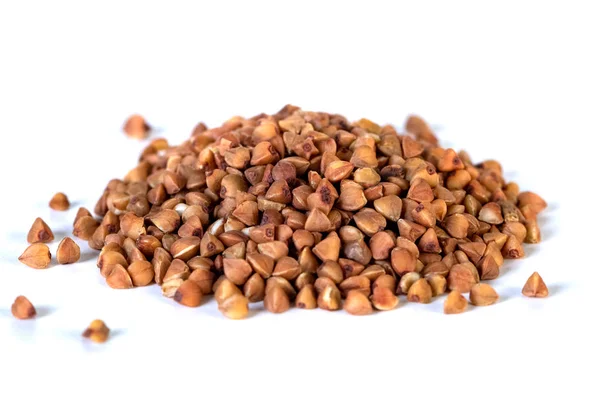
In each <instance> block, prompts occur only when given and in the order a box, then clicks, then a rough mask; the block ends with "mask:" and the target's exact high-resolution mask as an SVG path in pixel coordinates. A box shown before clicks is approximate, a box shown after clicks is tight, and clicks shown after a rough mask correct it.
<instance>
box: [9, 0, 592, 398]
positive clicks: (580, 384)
mask: <svg viewBox="0 0 600 400" xmlns="http://www.w3.org/2000/svg"><path fill="white" fill-rule="evenodd" d="M84 3H85V4H84ZM167 3H168V5H167ZM413 3H418V5H417V4H413ZM391 4H392V2H389V3H383V2H378V1H368V2H350V1H344V2H331V3H330V2H324V1H321V2H313V1H302V2H297V3H291V2H273V3H266V2H257V1H248V2H239V3H229V2H216V1H215V2H210V4H209V3H207V4H204V5H200V2H198V4H196V5H190V4H186V3H181V2H175V1H170V2H164V4H163V5H157V4H153V3H151V2H140V3H133V2H123V1H119V2H114V3H112V2H107V1H104V2H98V3H97V4H96V5H91V4H90V3H89V2H81V1H78V2H73V3H65V2H56V1H52V2H39V3H35V4H34V3H31V2H24V1H19V2H16V1H15V2H9V1H2V2H1V3H0V171H1V177H2V180H1V185H2V186H1V188H2V189H1V194H0V390H1V391H2V392H1V393H2V394H1V395H0V398H2V399H29V398H39V397H41V396H44V395H45V396H51V397H52V398H55V396H56V398H65V399H67V398H68V399H71V398H94V399H95V398H109V396H110V398H117V399H119V398H125V396H126V395H135V396H137V397H136V398H149V399H150V398H163V399H164V398H167V397H168V398H177V396H179V398H181V396H191V397H193V398H201V397H202V398H211V399H212V398H219V399H220V398H226V399H229V398H248V397H250V398H304V399H306V398H315V399H321V398H336V399H337V398H340V399H342V398H363V399H371V398H377V397H380V396H381V397H383V396H385V397H384V398H401V397H402V398H408V399H415V398H434V397H435V398H438V397H439V398H458V397H460V398H505V397H506V396H510V398H519V399H520V398H544V397H547V396H550V395H556V396H560V397H562V398H564V397H566V396H568V398H582V399H585V398H597V394H598V389H597V386H596V380H594V378H597V372H598V366H597V360H598V356H599V355H600V354H599V346H598V338H599V334H600V332H599V329H598V327H597V322H598V301H597V299H598V296H597V289H598V282H599V278H600V277H599V273H598V268H599V267H600V265H599V264H600V263H599V262H598V255H597V253H596V250H597V248H598V243H597V231H598V228H596V227H595V225H596V224H597V223H598V200H597V194H598V191H597V163H598V157H597V154H598V147H597V144H598V143H597V142H598V140H597V138H598V135H599V134H600V129H599V124H600V122H599V120H598V113H599V111H600V101H599V93H600V84H599V83H600V82H599V78H598V77H599V72H600V63H599V62H598V58H597V57H598V38H600V29H599V24H598V16H599V14H598V12H597V10H596V9H595V8H594V7H593V2H589V3H587V4H586V3H583V2H574V1H569V2H562V3H555V2H540V3H533V2H524V1H519V2H514V3H513V2H506V1H505V2H497V3H495V5H492V3H491V2H472V3H465V2H410V4H406V3H403V2H394V5H391ZM286 103H293V104H296V105H299V106H302V107H303V108H305V109H307V110H323V111H329V112H339V113H343V114H345V115H347V116H348V117H349V118H351V119H358V118H361V117H367V118H370V119H373V120H374V121H377V122H380V123H394V124H397V125H400V126H401V125H402V124H403V122H404V119H405V118H406V116H407V115H408V114H409V113H418V114H420V115H422V116H423V117H425V118H426V119H427V120H428V121H430V122H431V123H432V124H434V125H435V126H436V127H438V133H439V136H440V137H441V139H442V143H443V144H444V145H447V146H456V148H465V149H467V150H468V151H469V152H470V154H471V156H472V157H473V159H474V160H483V159H486V158H495V159H498V160H500V161H501V162H502V163H503V165H504V168H505V171H506V175H507V177H508V178H509V179H514V180H516V181H517V182H518V183H519V184H520V185H521V188H522V189H524V190H533V191H536V192H538V193H540V194H541V195H542V196H543V197H544V198H545V199H546V200H547V201H548V203H549V208H548V210H547V211H546V212H545V213H544V214H543V215H542V216H541V219H540V222H541V228H542V235H543V240H544V241H543V243H541V244H540V245H538V246H528V247H527V248H526V253H527V258H525V259H524V260H520V261H513V262H507V263H506V264H505V267H503V269H502V274H501V277H500V278H499V279H498V280H497V281H495V282H494V286H495V287H496V288H497V290H498V292H499V294H500V296H501V300H500V302H499V303H498V304H496V305H494V306H492V307H488V308H479V309H473V308H471V309H470V310H469V311H468V312H467V313H465V314H462V315H457V316H446V315H444V314H443V313H442V305H443V300H442V299H437V300H436V301H434V302H433V303H432V304H430V305H418V304H406V303H405V302H403V303H402V304H401V306H400V307H399V308H398V309H397V310H395V311H393V312H389V313H379V314H376V315H372V316H369V317H361V318H358V317H351V316H349V315H347V314H346V313H344V312H337V313H327V312H324V311H320V310H316V311H301V310H295V311H290V312H288V313H286V314H283V315H271V314H268V313H266V312H256V313H253V314H252V317H251V318H249V319H248V320H245V321H228V320H226V319H224V318H223V317H222V316H221V315H220V313H219V312H218V311H217V309H216V305H215V304H214V302H210V303H208V304H206V305H204V306H202V307H200V308H196V309H188V308H184V307H181V306H179V305H177V304H175V303H174V302H173V301H171V300H169V299H166V298H163V297H162V296H161V294H160V291H159V289H158V288H157V287H156V286H154V287H148V288H142V289H135V290H130V291H123V292H121V291H114V290H112V289H109V288H108V287H107V286H106V284H105V283H104V282H103V280H102V278H101V276H100V274H99V272H98V270H97V268H96V267H95V260H94V258H95V253H93V252H92V251H91V250H89V249H88V248H87V247H86V246H85V245H84V244H83V243H81V242H80V244H82V251H83V259H84V260H86V261H85V262H80V263H78V264H75V265H72V266H57V265H53V266H52V267H51V268H49V269H47V270H43V271H38V270H33V269H30V268H28V267H26V266H24V265H21V264H19V263H18V262H17V261H16V259H17V257H18V256H19V254H20V253H21V252H22V250H23V249H24V248H25V247H26V245H27V243H26V239H25V238H26V233H27V230H28V229H29V226H30V224H31V222H32V221H33V220H34V218H35V217H38V216H39V217H42V218H44V219H45V220H46V221H47V222H48V223H49V224H50V225H51V227H52V228H53V229H54V232H55V233H56V235H57V240H56V242H55V243H54V244H53V245H52V247H51V248H52V250H53V254H54V250H55V249H56V245H57V243H58V241H59V240H60V239H61V238H62V237H63V236H64V235H65V234H69V233H70V230H71V223H72V220H73V217H74V215H75V212H76V208H77V206H86V207H88V208H93V206H94V204H95V201H96V199H97V198H98V196H99V195H100V194H101V192H102V190H103V188H104V186H105V184H106V183H107V181H108V180H109V179H110V178H113V177H122V175H124V173H125V172H126V171H127V170H128V169H129V168H131V167H133V166H134V165H135V162H136V159H137V156H138V153H139V151H140V150H141V149H142V148H143V146H144V143H140V142H136V141H132V140H129V139H127V138H126V137H124V135H123V134H122V132H121V131H120V127H121V124H122V122H123V120H124V119H125V118H126V117H127V116H128V115H130V114H132V113H134V112H139V113H142V114H143V115H145V116H146V117H147V118H148V120H149V121H150V123H151V124H153V125H154V126H157V127H159V128H160V129H161V130H162V132H161V134H162V135H165V136H166V137H168V138H169V139H170V140H171V142H172V143H178V142H180V141H182V140H183V139H185V138H186V137H187V136H188V135H189V133H190V132H191V129H192V128H193V126H194V125H195V123H196V122H198V121H204V122H206V123H208V124H209V126H215V125H216V124H219V123H221V122H222V121H224V120H225V119H227V118H229V117H230V116H233V115H244V116H252V115H254V114H256V113H259V112H263V111H264V112H269V113H274V112H276V111H277V110H278V109H279V108H280V107H281V106H282V105H284V104H286ZM56 191H64V192H66V193H67V194H68V195H69V197H70V198H71V200H72V202H73V203H74V207H73V208H72V209H71V210H70V211H69V212H67V213H57V212H52V211H50V210H49V209H48V207H47V202H48V200H49V199H50V197H51V195H52V194H53V193H54V192H56ZM536 270H537V271H539V272H540V273H541V275H542V276H543V277H544V279H545V280H546V283H547V284H548V285H549V288H550V291H551V296H550V297H549V298H547V299H543V300H536V299H527V298H523V297H522V296H521V295H520V290H521V287H522V285H523V284H524V282H525V280H526V279H527V277H528V276H529V275H530V274H531V273H532V272H533V271H536ZM20 294H24V295H26V296H27V297H29V298H30V299H31V301H32V302H33V303H34V304H35V305H36V306H37V308H38V311H39V314H40V315H39V317H38V318H37V319H35V320H33V321H16V320H14V319H13V317H12V316H11V315H10V305H11V304H12V301H13V300H14V298H15V297H16V296H17V295H20ZM95 318H101V319H103V320H105V321H106V323H107V324H108V325H109V327H110V328H111V329H112V332H113V333H114V334H113V336H112V338H111V339H110V341H109V342H107V343H106V344H104V345H91V344H89V343H86V342H85V341H84V340H82V339H81V337H80V334H81V332H82V331H83V329H84V328H85V327H86V326H87V324H88V323H89V322H90V321H91V320H93V319H95ZM142 396H143V397H142Z"/></svg>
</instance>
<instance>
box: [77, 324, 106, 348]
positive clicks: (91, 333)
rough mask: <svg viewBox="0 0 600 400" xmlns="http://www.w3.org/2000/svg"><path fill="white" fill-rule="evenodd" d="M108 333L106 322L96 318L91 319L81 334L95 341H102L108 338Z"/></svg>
mask: <svg viewBox="0 0 600 400" xmlns="http://www.w3.org/2000/svg"><path fill="white" fill-rule="evenodd" d="M109 333H110V329H108V327H107V326H106V324H105V323H104V322H103V321H101V320H99V319H96V320H94V321H92V323H91V324H90V326H88V328H87V329H86V330H85V331H83V334H82V336H83V337H84V338H86V339H90V340H91V341H92V342H95V343H104V342H106V341H107V340H108V335H109Z"/></svg>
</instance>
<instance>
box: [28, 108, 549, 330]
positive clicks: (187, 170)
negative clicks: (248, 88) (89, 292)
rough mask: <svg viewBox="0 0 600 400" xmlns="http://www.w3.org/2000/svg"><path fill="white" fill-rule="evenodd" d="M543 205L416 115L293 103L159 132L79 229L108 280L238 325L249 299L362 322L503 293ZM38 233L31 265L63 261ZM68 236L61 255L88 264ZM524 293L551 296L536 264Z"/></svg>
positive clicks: (139, 132)
mask: <svg viewBox="0 0 600 400" xmlns="http://www.w3.org/2000/svg"><path fill="white" fill-rule="evenodd" d="M135 118H136V120H135V121H133V122H132V121H129V122H128V124H126V131H127V132H128V134H130V135H131V136H133V137H137V138H143V137H145V135H146V133H147V132H149V130H150V127H149V125H148V124H146V122H145V121H144V120H143V119H141V117H140V116H135ZM134 122H135V123H134ZM130 131H131V132H133V133H131V132H130ZM63 196H64V195H63ZM65 199H66V196H65ZM62 200H64V199H62V197H60V196H59V199H58V200H57V199H53V202H54V203H55V204H59V203H64V201H62ZM57 207H59V208H64V204H63V205H60V204H59V205H58V206H57ZM67 208H68V200H67ZM544 208H546V203H545V201H544V200H543V199H542V198H541V197H540V196H538V195H536V194H535V193H532V192H521V191H520V189H519V186H518V185H517V184H516V183H514V182H506V181H505V180H504V178H503V175H502V167H501V165H500V164H499V163H498V162H497V161H484V162H481V163H478V164H474V163H473V162H472V161H471V159H470V157H469V156H468V154H467V153H465V152H463V151H460V152H458V153H457V152H456V151H454V150H452V149H445V148H442V147H439V145H438V140H437V138H436V136H435V135H434V133H433V132H432V130H431V129H430V127H429V126H428V125H427V124H426V123H425V122H424V121H423V120H422V119H421V118H419V117H416V116H411V117H409V118H408V120H407V122H406V126H405V132H397V131H396V129H395V128H394V127H393V126H391V125H385V126H380V125H377V124H376V123H374V122H372V121H369V120H367V119H361V120H359V121H357V122H354V123H351V122H349V121H348V120H346V118H344V117H343V116H341V115H336V114H327V113H321V112H307V111H302V110H300V109H299V108H297V107H294V106H289V105H288V106H285V107H284V108H283V109H282V110H280V111H279V112H278V113H276V114H275V115H266V114H260V115H257V116H255V117H252V118H249V119H245V118H242V117H234V118H232V119H230V120H228V121H226V122H225V123H224V124H223V125H222V126H220V127H217V128H212V129H208V128H207V127H206V126H205V125H204V124H199V125H198V126H196V128H195V129H194V131H193V133H192V135H191V137H190V139H189V140H187V141H185V142H184V143H182V144H181V145H179V146H170V145H169V144H168V143H167V141H166V140H165V139H156V140H153V141H152V142H151V143H150V144H149V145H148V146H147V147H146V149H145V150H144V151H143V152H142V154H141V157H140V159H139V163H138V165H137V166H136V167H135V168H133V169H132V170H131V171H129V172H128V173H127V174H126V175H125V177H124V178H123V179H122V180H121V179H114V180H112V181H110V182H109V183H108V185H107V187H106V189H105V190H104V193H103V194H102V196H101V198H100V200H99V201H98V203H97V204H96V207H95V209H94V212H95V214H97V215H99V216H101V217H102V220H101V221H100V220H96V219H95V218H94V217H93V216H92V214H91V213H90V212H89V211H87V210H86V209H84V208H81V209H80V210H79V212H78V213H77V217H76V220H75V222H74V230H73V235H74V236H76V237H77V238H79V239H83V240H87V241H89V246H90V247H92V248H93V249H96V250H100V251H101V252H100V256H99V258H98V267H99V269H100V273H101V274H102V276H103V277H105V278H106V282H107V284H108V285H109V286H110V287H112V288H115V289H129V288H133V287H136V286H146V285H150V284H153V283H156V284H158V285H159V286H160V287H161V289H162V293H163V294H164V295H165V296H167V297H171V298H173V299H174V300H175V301H177V302H179V303H181V304H183V305H186V306H190V307H196V306H199V305H201V303H202V302H203V298H204V297H205V296H207V295H209V294H211V293H214V296H215V299H216V300H217V302H218V305H219V309H220V310H221V312H222V313H223V314H224V315H226V316H227V317H229V318H234V319H239V318H244V317H246V316H247V314H248V303H249V302H260V301H263V302H264V308H265V309H266V310H268V311H270V312H274V313H280V312H284V311H286V310H288V309H289V308H290V307H291V306H293V305H295V306H296V307H297V308H304V309H312V308H317V307H318V308H321V309H325V310H330V311H334V310H338V309H341V308H344V309H345V310H346V311H347V312H349V313H350V314H355V315H364V314H369V313H372V312H373V311H374V310H380V311H385V310H392V309H394V308H396V306H397V305H398V303H399V301H400V299H401V298H402V297H399V296H402V295H406V300H408V301H411V302H420V303H429V302H430V301H431V300H432V298H433V297H436V296H440V295H443V294H444V293H446V292H450V294H449V295H448V297H447V298H446V300H445V303H444V312H445V313H448V314H452V313H460V312H463V311H465V310H466V308H467V306H468V304H467V300H466V299H465V298H464V297H463V295H462V293H466V292H470V301H471V303H472V304H474V305H489V304H493V303H494V302H496V300H497V299H498V295H497V294H496V292H495V291H494V289H493V288H492V287H491V286H489V285H487V284H485V283H481V281H488V280H493V279H495V278H497V277H498V275H499V274H500V271H501V269H502V264H503V263H504V259H515V258H521V257H523V256H524V251H523V243H538V242H539V241H540V230H539V227H538V223H537V215H538V213H540V212H541V211H542V210H544ZM29 239H30V240H29V241H30V243H34V244H33V245H32V247H34V246H38V247H37V248H34V249H33V250H32V247H30V248H29V249H28V250H27V251H26V252H25V253H24V255H23V256H21V257H22V261H23V262H24V263H26V264H27V265H30V266H34V267H37V268H45V267H46V266H47V265H48V264H49V260H50V257H51V256H50V253H49V251H48V250H47V246H45V245H43V244H41V243H39V242H46V241H49V240H52V239H53V235H52V232H51V230H50V228H49V227H48V226H47V225H46V224H45V223H44V222H43V221H41V220H39V221H36V223H35V224H34V227H32V231H31V232H30V238H29ZM67 239H68V241H67V242H66V243H65V244H64V245H63V246H61V247H63V248H64V249H65V250H64V251H63V253H65V254H62V259H63V260H64V262H61V263H70V262H75V261H77V259H78V258H79V247H77V249H76V250H75V249H74V246H73V245H75V246H77V245H76V244H75V243H74V242H73V241H72V240H71V239H69V238H66V239H65V240H67ZM36 242H37V243H36ZM39 246H45V248H44V247H39ZM67 250H68V252H67ZM59 252H60V248H59ZM523 294H524V295H526V296H530V297H545V296H547V294H548V291H547V288H546V286H545V284H544V282H543V280H542V279H541V277H540V276H539V275H538V274H537V273H534V275H532V277H531V278H530V279H529V280H528V282H527V284H526V285H525V287H524V288H523Z"/></svg>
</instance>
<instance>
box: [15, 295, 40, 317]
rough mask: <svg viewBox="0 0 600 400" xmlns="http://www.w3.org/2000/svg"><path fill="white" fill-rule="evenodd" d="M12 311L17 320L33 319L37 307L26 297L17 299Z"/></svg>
mask: <svg viewBox="0 0 600 400" xmlns="http://www.w3.org/2000/svg"><path fill="white" fill-rule="evenodd" d="M10 310H11V312H12V315H13V316H14V317H15V318H17V319H31V318H33V317H35V315H36V311H35V307H34V306H33V304H31V302H30V301H29V299H27V297H25V296H19V297H17V298H16V299H15V301H14V303H13V305H12V307H11V309H10Z"/></svg>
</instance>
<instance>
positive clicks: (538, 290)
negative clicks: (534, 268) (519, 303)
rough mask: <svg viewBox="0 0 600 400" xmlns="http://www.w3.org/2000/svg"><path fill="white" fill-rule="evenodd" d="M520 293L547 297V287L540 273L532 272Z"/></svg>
mask: <svg viewBox="0 0 600 400" xmlns="http://www.w3.org/2000/svg"><path fill="white" fill-rule="evenodd" d="M522 293H523V296H527V297H548V287H547V286H546V283H544V280H543V279H542V277H541V276H540V274H538V273H537V272H534V273H533V274H531V276H530V277H529V279H527V282H525V286H523V290H522Z"/></svg>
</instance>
